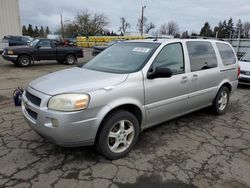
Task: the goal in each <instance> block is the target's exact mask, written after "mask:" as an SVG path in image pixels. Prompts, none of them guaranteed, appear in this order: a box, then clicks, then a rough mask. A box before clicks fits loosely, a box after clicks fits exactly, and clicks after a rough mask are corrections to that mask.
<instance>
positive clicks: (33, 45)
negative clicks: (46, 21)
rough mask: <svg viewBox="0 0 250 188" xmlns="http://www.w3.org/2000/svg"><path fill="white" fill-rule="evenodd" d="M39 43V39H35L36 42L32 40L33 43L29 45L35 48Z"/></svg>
mask: <svg viewBox="0 0 250 188" xmlns="http://www.w3.org/2000/svg"><path fill="white" fill-rule="evenodd" d="M38 42H39V39H34V40H32V41H31V42H30V43H29V46H31V47H35V46H36V44H37V43H38Z"/></svg>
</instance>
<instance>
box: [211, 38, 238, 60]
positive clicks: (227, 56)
mask: <svg viewBox="0 0 250 188" xmlns="http://www.w3.org/2000/svg"><path fill="white" fill-rule="evenodd" d="M216 46H217V48H218V50H219V53H220V56H221V59H222V62H223V64H224V65H232V64H235V63H236V58H235V55H234V51H233V50H232V48H231V47H230V46H229V45H228V44H224V43H218V42H217V43H216Z"/></svg>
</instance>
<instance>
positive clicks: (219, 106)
mask: <svg viewBox="0 0 250 188" xmlns="http://www.w3.org/2000/svg"><path fill="white" fill-rule="evenodd" d="M229 98H230V92H229V89H228V88H227V87H226V86H223V87H222V88H221V89H220V90H219V91H218V93H217V95H216V97H215V99H214V102H213V106H212V109H213V112H214V113H215V114H216V115H221V114H224V113H225V112H226V111H227V107H228V103H229Z"/></svg>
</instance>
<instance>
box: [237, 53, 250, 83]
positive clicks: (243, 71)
mask: <svg viewBox="0 0 250 188" xmlns="http://www.w3.org/2000/svg"><path fill="white" fill-rule="evenodd" d="M239 65H240V77H239V83H240V84H246V85H250V53H249V52H248V53H246V54H245V55H244V56H243V57H242V58H241V59H240V61H239Z"/></svg>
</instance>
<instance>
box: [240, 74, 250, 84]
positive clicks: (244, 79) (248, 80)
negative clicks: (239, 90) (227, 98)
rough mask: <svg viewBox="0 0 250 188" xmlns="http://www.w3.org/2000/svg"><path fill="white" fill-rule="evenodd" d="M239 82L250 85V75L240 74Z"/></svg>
mask: <svg viewBox="0 0 250 188" xmlns="http://www.w3.org/2000/svg"><path fill="white" fill-rule="evenodd" d="M239 84H245V85H250V75H244V74H240V76H239Z"/></svg>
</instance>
